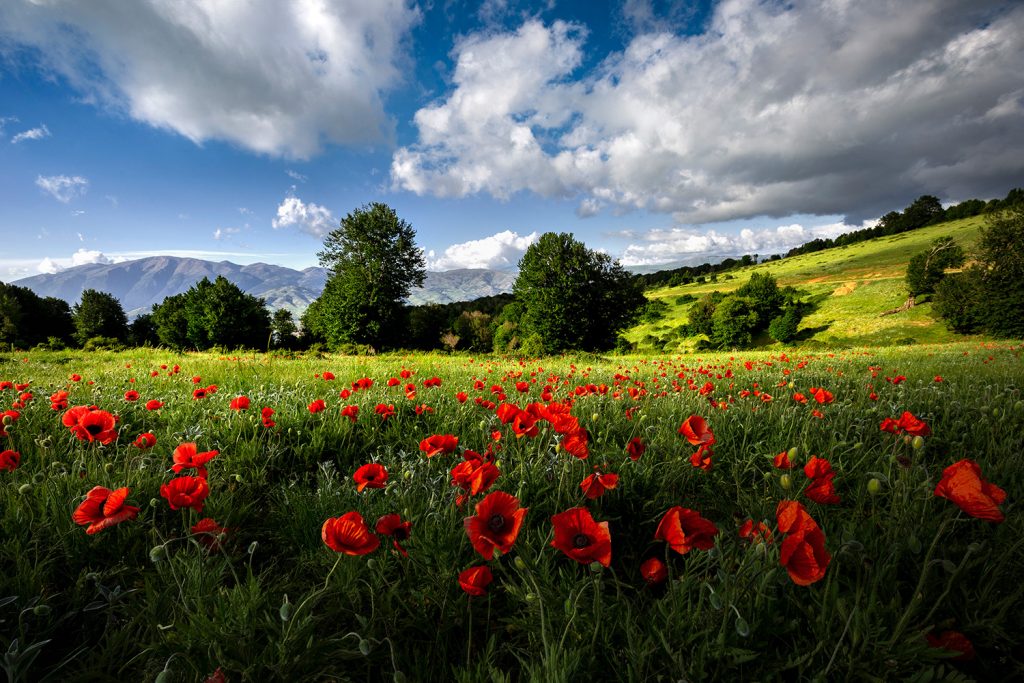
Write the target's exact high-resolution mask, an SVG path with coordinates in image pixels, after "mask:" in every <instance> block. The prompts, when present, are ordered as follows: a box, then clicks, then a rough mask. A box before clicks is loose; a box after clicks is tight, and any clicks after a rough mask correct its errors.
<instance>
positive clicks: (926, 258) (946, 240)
mask: <svg viewBox="0 0 1024 683" xmlns="http://www.w3.org/2000/svg"><path fill="white" fill-rule="evenodd" d="M963 264H964V250H963V249H962V248H961V247H960V245H958V244H957V243H956V242H955V241H954V240H953V238H952V237H940V238H938V239H936V240H934V241H933V242H932V243H931V246H930V247H929V248H928V250H927V251H922V252H921V253H919V254H915V255H914V257H913V258H911V259H910V263H909V264H907V289H908V290H909V292H910V298H911V299H914V298H916V297H918V296H921V295H922V294H932V293H934V292H935V286H936V285H938V284H939V282H940V281H941V280H942V278H943V277H944V276H945V274H946V269H947V268H959V267H960V266H962V265H963Z"/></svg>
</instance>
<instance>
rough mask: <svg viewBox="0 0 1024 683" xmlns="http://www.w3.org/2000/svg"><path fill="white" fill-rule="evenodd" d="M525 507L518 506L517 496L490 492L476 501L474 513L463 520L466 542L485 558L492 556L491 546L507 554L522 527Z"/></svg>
mask: <svg viewBox="0 0 1024 683" xmlns="http://www.w3.org/2000/svg"><path fill="white" fill-rule="evenodd" d="M527 510H528V508H521V507H519V499H518V498H516V497H515V496H513V495H510V494H508V493H505V492H504V491H493V492H491V493H489V494H487V495H486V496H485V497H484V499H483V500H481V501H480V502H479V503H477V504H476V515H474V516H473V517H466V518H465V520H463V523H464V525H465V527H466V535H467V536H469V542H470V543H472V544H473V549H474V550H476V551H477V552H478V553H480V555H481V556H482V557H483V558H484V559H485V560H490V559H491V558H493V557H494V549H495V548H497V549H498V550H500V551H501V552H502V553H507V552H508V551H509V550H511V549H512V545H513V544H514V543H515V542H516V537H517V536H518V535H519V529H520V528H522V526H523V518H524V517H526V512H527Z"/></svg>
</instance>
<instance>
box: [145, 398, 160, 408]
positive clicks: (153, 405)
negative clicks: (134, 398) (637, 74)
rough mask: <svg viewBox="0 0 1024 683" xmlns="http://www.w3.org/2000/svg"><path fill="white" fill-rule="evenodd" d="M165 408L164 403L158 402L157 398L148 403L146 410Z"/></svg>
mask: <svg viewBox="0 0 1024 683" xmlns="http://www.w3.org/2000/svg"><path fill="white" fill-rule="evenodd" d="M163 407H164V404H163V402H162V401H158V400H156V399H155V398H154V399H150V400H148V401H146V410H160V409H161V408H163Z"/></svg>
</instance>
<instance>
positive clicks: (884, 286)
mask: <svg viewBox="0 0 1024 683" xmlns="http://www.w3.org/2000/svg"><path fill="white" fill-rule="evenodd" d="M983 224H984V218H983V217H981V216H976V217H973V218H966V219H963V220H959V221H950V222H947V223H940V224H938V225H933V226H929V227H927V228H921V229H918V230H913V231H911V232H906V233H903V234H900V235H892V236H890V237H882V238H877V239H873V240H870V241H867V242H861V243H859V244H853V245H850V246H845V247H838V248H834V249H827V250H825V251H819V252H816V253H813V254H802V255H800V256H794V257H791V258H785V259H782V260H781V261H774V262H771V263H765V264H760V265H757V266H749V267H746V268H740V269H738V270H735V271H732V272H731V273H729V275H732V276H734V277H733V279H724V277H727V276H719V279H718V282H705V283H702V284H690V285H683V286H680V287H666V288H662V289H657V290H653V291H650V292H648V293H647V296H648V298H651V299H663V300H664V301H665V302H666V303H668V304H669V310H668V312H667V314H666V316H665V317H664V318H662V319H661V320H659V321H658V322H656V323H653V324H641V325H637V326H635V327H633V328H631V329H630V330H629V331H628V332H627V333H626V335H625V336H626V338H627V339H629V340H630V341H632V342H639V343H640V348H641V349H651V348H652V347H653V346H654V342H653V340H652V339H651V337H656V338H659V339H661V340H663V341H665V340H668V343H667V345H666V346H665V347H664V349H665V350H666V351H675V350H683V349H689V348H692V347H693V345H694V344H695V342H696V339H695V338H689V339H687V338H680V337H677V336H675V335H674V334H673V330H674V328H676V327H678V326H679V325H681V324H683V323H685V322H686V319H687V311H688V310H689V308H690V306H691V305H692V303H683V304H677V303H676V299H677V298H679V297H680V296H682V295H685V294H691V295H693V296H696V297H700V296H701V295H703V294H706V293H708V292H712V291H715V290H719V291H722V292H729V291H732V290H735V289H737V288H738V287H740V286H741V285H742V284H743V283H745V282H746V281H747V280H748V279H749V277H750V274H751V273H752V272H754V270H755V269H756V270H758V271H761V272H768V273H771V274H772V275H774V276H775V278H776V279H777V280H778V282H779V286H780V287H784V286H787V285H789V286H793V287H795V288H797V289H798V290H799V291H800V292H801V294H802V296H803V299H804V300H812V301H816V302H819V305H818V308H817V310H815V311H814V312H813V313H811V314H810V315H808V316H807V317H806V318H804V320H803V322H802V323H801V326H800V327H801V331H802V332H803V334H802V338H803V341H804V342H805V343H806V342H807V341H808V340H810V341H812V342H820V343H824V344H827V345H830V346H835V345H868V344H870V345H881V344H893V343H909V342H910V341H911V340H913V341H915V342H920V343H934V342H945V341H953V340H957V339H964V337H962V336H960V335H955V334H953V333H952V332H949V331H948V330H947V329H946V328H945V326H944V325H943V324H942V322H941V321H938V320H936V319H935V318H934V317H932V314H931V304H930V303H928V302H925V303H923V304H921V305H919V306H916V307H914V308H913V309H911V310H909V311H906V312H903V313H899V314H896V315H891V316H885V317H880V316H879V314H880V313H882V312H883V311H886V310H889V309H892V308H895V307H897V306H899V305H900V304H901V303H903V302H904V301H905V300H906V298H907V290H906V286H905V284H904V275H905V273H906V267H907V262H908V261H909V260H910V257H911V256H913V255H914V254H916V253H918V252H920V251H923V250H924V249H925V248H926V247H927V246H928V244H929V243H931V241H932V240H934V239H936V238H938V237H943V236H947V235H948V236H950V237H953V238H954V239H955V240H956V241H957V242H958V243H959V244H960V245H961V246H963V247H964V248H965V249H966V250H970V249H971V248H972V247H973V245H974V242H975V241H976V240H977V237H978V229H979V228H980V227H981V226H982V225H983ZM764 341H766V342H770V341H771V340H770V339H765V340H764Z"/></svg>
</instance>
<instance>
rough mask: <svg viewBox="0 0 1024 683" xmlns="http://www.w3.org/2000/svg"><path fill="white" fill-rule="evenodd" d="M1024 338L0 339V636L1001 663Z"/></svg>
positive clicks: (117, 655)
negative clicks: (821, 342)
mask: <svg viewBox="0 0 1024 683" xmlns="http://www.w3.org/2000/svg"><path fill="white" fill-rule="evenodd" d="M1022 351H1024V347H1021V346H1019V345H1016V346H1015V345H1012V344H1002V345H991V344H985V345H982V344H977V343H975V344H959V345H941V346H925V347H917V348H907V347H902V348H899V349H860V350H844V351H836V352H835V353H828V352H819V351H815V352H814V353H807V352H800V351H797V350H792V351H788V352H786V353H782V352H775V353H767V352H761V353H754V352H747V353H739V352H737V353H734V354H684V355H676V356H667V357H657V358H655V357H651V358H639V357H633V356H623V357H606V358H601V357H597V356H578V357H571V356H566V357H556V358H544V359H539V360H537V359H535V360H517V359H499V358H492V357H477V358H471V357H469V356H459V355H456V356H442V355H417V356H403V355H385V356H377V357H371V358H367V357H345V356H326V357H311V356H310V357H294V358H287V357H283V356H264V355H256V356H252V355H245V356H237V357H235V356H217V355H215V354H188V355H174V354H172V353H170V352H166V351H159V350H135V351H129V352H122V353H89V354H85V353H76V352H67V353H60V352H31V353H28V354H5V355H3V356H0V413H2V415H3V425H2V430H0V538H2V543H0V652H2V653H3V654H2V659H0V661H2V666H3V668H4V669H5V671H6V673H7V676H8V679H9V680H14V681H22V680H24V681H42V680H54V681H65V680H89V681H125V680H128V681H147V680H149V681H151V680H159V681H196V680H199V681H202V680H215V681H217V680H226V681H268V680H289V681H300V680H313V681H348V680H352V681H376V680H385V681H387V680H395V681H402V680H407V681H415V680H437V681H439V680H454V681H467V682H470V681H472V682H478V681H519V680H536V681H579V680H591V681H593V680H601V681H604V680H614V681H619V680H621V681H659V680H661V681H679V680H687V681H690V680H703V679H712V678H714V679H723V680H777V679H783V680H843V679H854V680H918V681H929V680H936V681H937V680H954V681H955V680H970V679H975V680H985V681H998V680H1020V679H1021V677H1024V637H1022V636H1021V633H1024V581H1022V578H1024V540H1022V539H1024V524H1022V522H1021V515H1020V514H1019V512H1018V510H1017V501H1019V500H1020V498H1021V494H1022V491H1024V467H1022V466H1024V455H1022V447H1024V437H1022V433H1024V394H1022V389H1024V365H1022V358H1021V354H1022Z"/></svg>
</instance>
